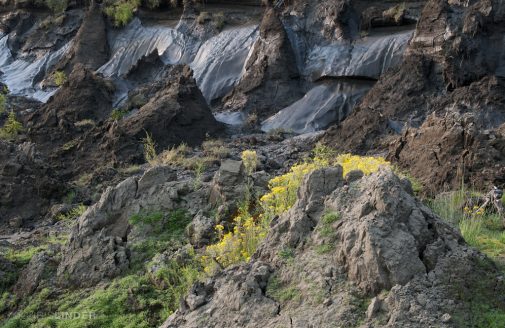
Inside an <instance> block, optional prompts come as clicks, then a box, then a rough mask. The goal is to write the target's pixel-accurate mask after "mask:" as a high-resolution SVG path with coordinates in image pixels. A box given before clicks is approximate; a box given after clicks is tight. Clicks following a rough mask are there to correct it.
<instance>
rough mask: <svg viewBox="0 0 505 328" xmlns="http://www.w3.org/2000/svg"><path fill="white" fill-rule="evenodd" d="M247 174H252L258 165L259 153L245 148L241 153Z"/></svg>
mask: <svg viewBox="0 0 505 328" xmlns="http://www.w3.org/2000/svg"><path fill="white" fill-rule="evenodd" d="M241 158H242V162H243V163H244V169H245V172H246V173H247V175H252V174H253V173H254V171H256V167H257V166H258V155H257V154H256V152H255V151H254V150H244V151H243V152H242V155H241Z"/></svg>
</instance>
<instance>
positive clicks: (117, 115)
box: [110, 108, 128, 121]
mask: <svg viewBox="0 0 505 328" xmlns="http://www.w3.org/2000/svg"><path fill="white" fill-rule="evenodd" d="M127 114H128V111H127V110H126V109H119V108H114V109H113V110H112V112H111V113H110V118H111V120H113V121H119V120H121V119H122V118H123V117H125V116H126V115H127Z"/></svg>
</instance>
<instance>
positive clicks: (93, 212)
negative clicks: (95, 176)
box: [58, 166, 208, 286]
mask: <svg viewBox="0 0 505 328" xmlns="http://www.w3.org/2000/svg"><path fill="white" fill-rule="evenodd" d="M192 186H193V185H192V184H191V181H187V180H181V181H178V180H177V175H176V172H175V171H173V170H172V169H171V168H170V167H167V166H158V167H153V168H152V169H150V170H148V171H146V172H145V173H144V174H143V175H142V176H135V177H131V178H128V179H126V180H124V181H123V182H121V183H120V184H118V185H117V186H115V187H109V188H107V190H106V191H105V192H104V193H103V194H102V196H101V198H100V200H99V201H98V203H96V204H95V205H93V206H91V207H89V208H88V209H87V210H86V212H85V213H84V214H83V215H82V216H81V217H80V218H79V220H78V223H77V224H76V225H75V226H74V227H73V230H72V233H71V235H70V240H69V243H68V245H67V246H66V249H65V250H64V252H63V258H62V260H61V262H60V265H59V267H58V280H59V282H60V283H61V284H62V285H67V286H93V285H96V284H97V283H99V282H101V281H103V280H107V279H111V278H114V277H116V276H118V275H119V274H121V273H123V272H124V271H126V270H127V269H128V268H129V267H130V259H131V253H130V249H129V246H130V245H129V242H131V234H130V233H131V232H132V228H131V226H130V223H129V219H130V217H131V216H133V215H135V214H138V213H144V214H145V213H151V212H154V211H156V212H163V213H165V212H170V211H172V210H176V209H185V210H187V212H188V214H189V215H195V214H196V213H197V212H198V211H200V210H202V209H204V208H206V206H207V197H208V189H207V188H202V189H199V190H196V191H193V190H192Z"/></svg>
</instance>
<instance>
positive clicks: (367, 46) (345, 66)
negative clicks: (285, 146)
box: [261, 31, 412, 133]
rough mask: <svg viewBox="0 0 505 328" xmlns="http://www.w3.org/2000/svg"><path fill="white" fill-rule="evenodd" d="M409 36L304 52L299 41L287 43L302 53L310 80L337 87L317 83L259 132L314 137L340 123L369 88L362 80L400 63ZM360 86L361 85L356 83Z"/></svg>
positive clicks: (408, 33)
mask: <svg viewBox="0 0 505 328" xmlns="http://www.w3.org/2000/svg"><path fill="white" fill-rule="evenodd" d="M411 36H412V31H406V32H405V31H404V32H399V33H394V34H388V35H382V36H380V35H379V36H373V37H367V38H363V39H359V40H356V41H354V42H350V41H338V42H334V43H330V44H326V45H316V46H313V47H312V49H308V48H306V47H305V44H306V42H303V38H299V37H298V38H297V37H293V36H292V37H291V40H292V41H294V42H296V44H301V45H302V47H303V49H306V53H305V54H302V53H300V51H298V58H302V59H301V60H302V63H303V64H302V65H301V70H302V72H303V74H304V75H305V76H306V77H307V79H309V80H316V81H317V80H319V79H321V78H335V79H338V81H331V82H329V81H324V82H316V85H315V86H314V87H313V88H312V89H310V90H309V91H308V92H307V93H306V95H305V96H304V97H303V98H302V99H300V100H298V101H297V102H295V103H294V104H292V105H290V106H288V107H286V108H284V109H282V110H281V111H279V112H278V113H277V114H275V115H273V116H271V117H269V118H268V119H267V120H265V121H263V122H262V126H261V128H262V130H263V131H270V130H272V129H278V128H282V129H285V130H290V131H293V132H296V133H306V132H313V131H317V130H321V129H325V128H327V127H328V126H329V125H330V124H332V123H336V122H340V121H342V120H343V119H344V118H345V117H346V116H347V115H348V114H349V113H350V112H351V110H352V109H353V108H354V106H356V105H357V104H358V102H359V101H360V100H361V98H362V97H363V96H364V95H365V94H366V93H367V92H368V90H369V89H370V88H371V87H372V86H373V83H369V82H368V83H367V82H366V81H364V79H371V80H372V79H378V78H379V77H380V76H381V75H382V74H383V73H385V72H386V71H387V70H388V69H389V68H390V67H392V66H394V65H397V64H398V63H400V61H401V60H402V56H403V53H404V51H405V49H406V47H407V44H408V41H409V40H410V38H411ZM360 80H361V82H360Z"/></svg>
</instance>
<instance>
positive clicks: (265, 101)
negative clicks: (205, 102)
mask: <svg viewBox="0 0 505 328" xmlns="http://www.w3.org/2000/svg"><path fill="white" fill-rule="evenodd" d="M244 69H245V73H244V74H243V76H242V78H241V79H240V81H239V82H238V84H237V85H236V86H235V88H234V89H233V91H232V92H231V94H230V95H228V96H225V97H224V99H223V102H224V105H223V108H224V109H225V110H232V111H246V112H250V113H256V114H257V115H258V116H259V117H260V118H266V117H268V116H269V115H271V114H275V113H276V112H278V111H279V110H280V109H282V108H284V107H286V106H288V105H290V104H291V103H293V102H294V101H296V100H298V99H300V98H301V97H302V96H303V94H302V93H301V89H300V87H299V81H298V79H297V78H298V76H299V73H298V68H297V65H296V58H295V54H294V52H293V49H292V48H291V43H290V41H289V38H288V35H287V32H286V30H285V29H284V26H283V24H282V22H281V20H280V19H279V17H278V16H277V14H276V12H275V10H274V9H273V8H270V9H268V10H267V12H266V13H265V14H264V16H263V20H262V22H261V25H260V37H259V38H258V40H257V41H256V42H255V43H254V45H253V48H252V50H251V53H250V55H249V58H248V60H247V63H246V65H245V68H244Z"/></svg>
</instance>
